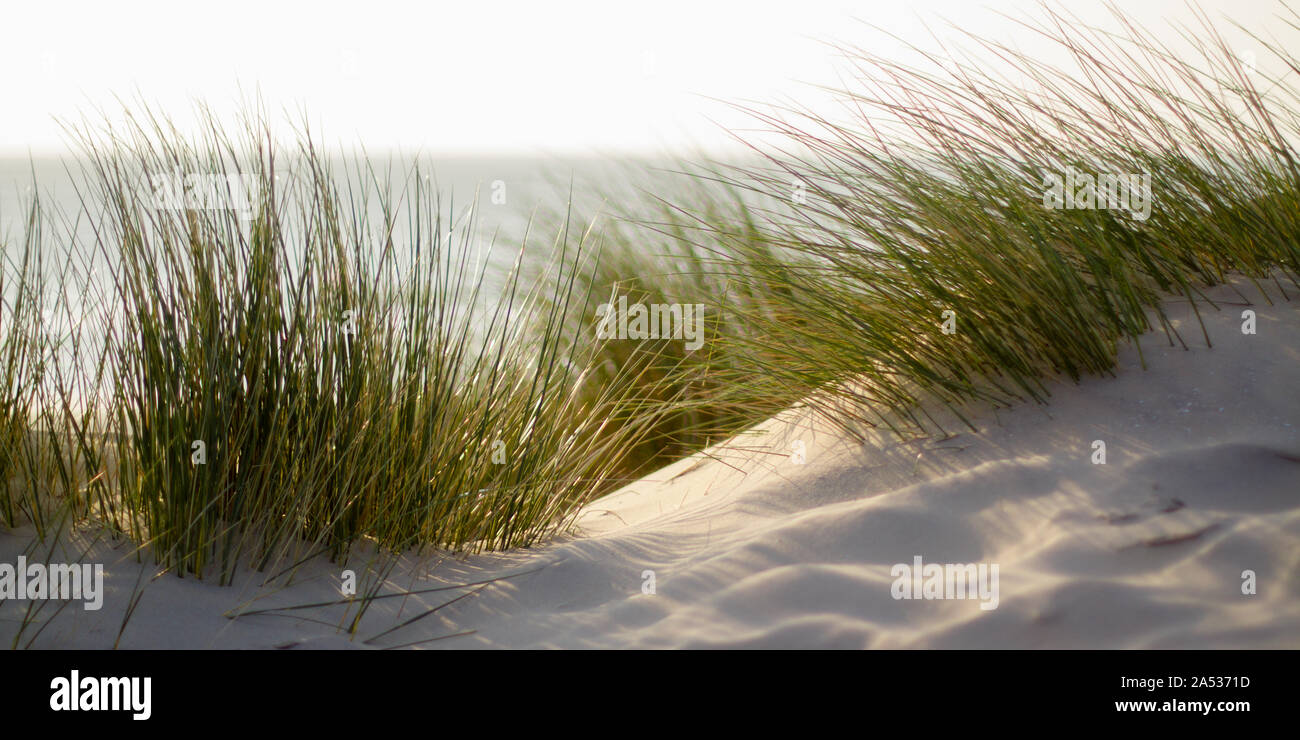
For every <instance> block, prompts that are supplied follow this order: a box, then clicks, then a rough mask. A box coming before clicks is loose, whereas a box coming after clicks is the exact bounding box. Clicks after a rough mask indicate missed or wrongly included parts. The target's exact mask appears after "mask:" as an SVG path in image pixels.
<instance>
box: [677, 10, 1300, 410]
mask: <svg viewBox="0 0 1300 740" xmlns="http://www.w3.org/2000/svg"><path fill="white" fill-rule="evenodd" d="M1116 18H1117V20H1118V21H1119V25H1120V28H1121V30H1122V31H1123V32H1122V33H1119V34H1108V33H1105V32H1103V31H1099V30H1095V29H1091V28H1087V27H1084V26H1081V25H1080V24H1078V23H1076V22H1074V21H1073V20H1072V19H1068V18H1062V17H1060V16H1059V15H1057V14H1055V13H1051V12H1049V13H1048V16H1047V21H1046V23H1044V24H1042V25H1041V26H1028V25H1027V26H1026V27H1027V28H1028V29H1029V32H1031V33H1034V34H1041V35H1043V36H1045V37H1047V38H1048V39H1051V40H1052V41H1054V42H1056V43H1057V44H1059V45H1060V46H1061V47H1062V48H1064V49H1066V50H1067V51H1068V52H1070V53H1071V54H1072V55H1073V58H1074V60H1075V61H1076V62H1077V64H1078V67H1079V69H1078V70H1077V71H1075V72H1074V73H1071V72H1070V71H1068V70H1064V69H1058V68H1054V67H1052V66H1050V65H1049V64H1048V63H1045V62H1043V61H1040V59H1038V58H1036V57H1031V56H1027V55H1025V54H1022V53H1020V52H1017V51H1016V50H1015V49H1011V48H1007V47H1004V46H1001V45H998V44H995V43H993V42H983V41H980V40H979V39H975V40H976V41H977V42H978V43H981V44H982V45H983V46H984V48H985V50H986V51H988V52H989V53H990V55H991V56H993V57H995V58H997V59H999V60H1000V63H1001V65H1003V66H1001V67H998V68H993V67H981V66H979V65H978V64H977V63H975V62H955V61H952V60H951V59H942V58H932V60H933V61H934V63H935V69H933V70H930V71H927V70H922V69H916V68H910V67H904V66H900V65H899V64H897V63H896V62H894V61H892V60H889V59H884V58H881V57H879V56H877V55H875V54H873V53H871V52H869V51H865V50H862V49H856V48H846V49H844V51H845V53H846V56H847V57H848V58H850V59H851V60H853V62H854V63H855V65H856V70H855V71H856V72H857V73H858V74H857V77H858V82H859V84H858V85H857V86H855V87H852V88H849V89H845V90H843V91H842V93H841V95H842V98H843V100H844V101H845V102H846V105H845V106H844V107H845V109H846V110H851V111H856V112H857V117H856V118H850V119H849V120H840V119H833V118H831V117H828V116H825V115H821V114H819V113H818V112H816V111H795V110H775V111H762V110H757V109H750V110H751V111H752V112H753V113H754V114H755V115H756V116H758V117H759V118H760V119H761V120H762V121H763V122H765V123H766V124H767V125H768V126H769V127H770V128H771V129H772V130H774V131H775V132H776V133H777V134H779V135H780V136H781V137H783V138H784V140H785V143H784V145H781V146H779V147H778V148H776V149H757V148H756V151H759V152H761V153H763V154H764V156H765V157H766V162H765V163H764V164H762V165H760V166H733V167H731V168H729V170H728V171H727V172H726V174H725V175H724V176H723V178H722V179H723V180H724V181H725V182H726V183H727V184H729V185H731V186H733V187H734V188H738V189H740V190H742V191H745V192H748V193H750V194H751V195H754V196H761V197H762V199H764V201H765V202H768V203H771V202H773V201H775V202H780V201H784V202H785V203H786V205H784V206H780V207H774V208H773V207H767V208H762V209H759V210H756V211H755V214H756V215H757V216H758V221H759V222H760V223H759V227H758V228H757V229H756V228H754V226H753V225H752V224H742V223H735V222H732V223H727V222H725V221H722V222H719V221H716V220H713V219H709V218H707V217H700V218H698V221H699V223H700V225H701V226H702V227H703V228H701V229H699V230H697V231H696V232H694V233H691V234H685V235H683V238H684V239H687V240H689V241H690V242H691V243H692V245H693V246H694V247H695V248H699V249H703V250H706V251H707V252H709V253H711V254H716V255H725V259H724V260H720V261H719V264H723V265H728V266H729V268H728V269H729V270H730V272H729V274H728V275H727V276H726V277H727V278H728V279H730V280H731V281H732V284H733V285H740V286H746V288H747V289H748V290H750V291H751V292H752V293H753V294H755V295H758V296H761V297H762V300H760V301H757V302H751V303H749V304H747V305H733V306H732V310H731V311H730V312H729V313H728V315H727V318H726V319H725V322H726V323H729V324H735V325H740V326H744V327H745V330H744V331H739V332H732V333H730V334H729V335H728V341H730V342H731V346H729V347H727V348H726V349H723V350H716V351H720V352H723V353H725V354H726V355H728V356H730V357H733V358H734V360H733V361H732V362H729V363H727V365H726V366H725V367H722V368H719V369H718V370H719V374H718V375H717V376H715V378H714V380H715V382H717V383H718V384H719V385H720V386H722V387H727V388H729V389H730V390H731V392H732V393H739V394H742V395H743V394H744V393H745V392H746V389H752V394H751V395H753V396H755V397H768V398H778V399H785V400H787V401H791V402H793V401H796V400H802V401H804V402H806V403H808V404H810V405H812V406H813V407H815V408H817V409H820V410H821V411H823V412H825V413H826V414H827V415H828V416H830V417H831V418H832V419H833V420H835V421H837V422H839V423H840V424H841V425H842V426H843V428H844V429H845V430H847V431H850V432H854V433H856V431H857V430H860V429H861V427H862V425H863V424H865V425H869V426H877V425H880V424H885V425H888V426H889V427H891V428H893V429H894V430H895V431H898V432H900V433H916V432H918V431H921V430H931V429H935V427H936V423H935V422H934V420H933V419H932V418H930V417H929V416H928V415H927V414H926V412H925V407H926V405H925V404H924V403H922V402H923V401H927V400H928V401H938V402H939V403H942V404H945V405H947V406H949V407H952V408H953V409H955V410H958V413H959V414H960V408H959V407H960V406H961V405H963V404H965V403H966V402H969V401H971V400H982V401H987V402H992V403H996V404H1004V403H1010V402H1015V401H1021V400H1028V399H1033V400H1037V401H1042V400H1044V399H1045V398H1046V395H1047V390H1046V386H1045V385H1044V378H1045V377H1048V376H1051V375H1055V374H1064V375H1066V376H1068V377H1071V378H1075V379H1077V378H1079V377H1081V376H1082V375H1084V374H1089V373H1092V374H1097V373H1105V372H1108V371H1109V370H1110V369H1111V368H1112V367H1113V364H1114V361H1115V357H1116V349H1117V343H1118V342H1119V341H1120V340H1123V339H1135V338H1136V337H1138V336H1139V335H1140V334H1142V333H1144V332H1146V331H1148V330H1149V329H1150V328H1151V319H1150V318H1149V317H1150V316H1154V317H1155V321H1156V322H1157V324H1158V326H1160V327H1161V328H1163V329H1164V331H1165V332H1166V333H1167V334H1168V336H1169V340H1170V341H1171V342H1184V341H1185V340H1186V339H1187V338H1185V337H1182V336H1179V334H1178V333H1177V332H1176V331H1174V330H1173V328H1172V327H1171V326H1170V325H1169V323H1168V322H1167V321H1166V320H1165V318H1164V314H1163V313H1162V311H1161V310H1160V303H1161V301H1162V300H1164V299H1165V298H1167V297H1168V296H1169V295H1171V294H1175V295H1181V296H1184V297H1186V298H1187V299H1188V300H1189V301H1192V303H1193V306H1197V307H1198V310H1199V307H1200V305H1202V304H1207V303H1208V301H1207V299H1205V298H1204V297H1203V295H1202V292H1201V291H1202V288H1203V287H1205V286H1209V285H1213V284H1216V283H1220V282H1222V281H1223V280H1224V279H1225V276H1226V274H1227V272H1229V271H1239V272H1241V273H1244V274H1246V275H1248V276H1250V277H1251V278H1252V279H1255V280H1257V284H1259V285H1260V288H1261V291H1263V289H1264V287H1265V286H1264V284H1263V282H1262V279H1263V278H1265V277H1266V276H1267V275H1269V274H1270V270H1273V269H1274V268H1276V269H1279V270H1281V272H1282V273H1283V274H1285V275H1287V276H1289V278H1290V279H1291V281H1292V282H1294V281H1295V280H1296V277H1297V275H1300V167H1298V166H1297V151H1296V148H1295V142H1296V141H1297V135H1298V134H1300V119H1298V118H1297V113H1298V112H1300V99H1298V97H1297V91H1296V88H1295V87H1294V86H1293V85H1292V84H1291V83H1290V82H1289V81H1288V80H1287V79H1285V78H1283V79H1276V80H1275V79H1266V78H1264V77H1263V76H1262V75H1258V76H1257V75H1256V73H1254V72H1251V71H1249V70H1247V69H1246V68H1244V66H1243V65H1242V64H1241V63H1240V62H1239V61H1238V60H1237V58H1236V56H1235V55H1234V53H1233V51H1232V49H1230V48H1229V46H1228V45H1227V44H1226V43H1225V42H1224V41H1223V40H1222V39H1221V38H1220V37H1219V36H1218V35H1217V34H1216V33H1215V31H1214V29H1213V26H1212V25H1211V24H1210V23H1209V21H1208V20H1206V21H1205V22H1204V24H1203V26H1202V28H1201V30H1200V33H1199V35H1198V34H1189V39H1191V40H1192V41H1193V56H1178V55H1175V54H1174V53H1173V52H1171V51H1169V50H1168V49H1166V48H1165V47H1163V46H1161V45H1160V44H1159V42H1157V41H1155V40H1154V39H1152V38H1151V37H1150V36H1149V35H1147V34H1146V33H1145V32H1143V31H1142V30H1140V29H1138V28H1136V27H1134V26H1132V25H1131V24H1130V23H1129V22H1128V21H1127V19H1125V18H1124V16H1123V15H1122V14H1121V13H1119V12H1118V11H1116ZM1295 18H1296V15H1295V14H1294V13H1293V12H1292V13H1291V14H1290V17H1289V18H1288V19H1285V20H1286V22H1287V24H1288V25H1290V26H1291V28H1292V29H1293V30H1295V29H1296V23H1295ZM1257 41H1258V43H1259V45H1260V47H1261V49H1263V50H1266V51H1267V52H1268V53H1269V54H1271V55H1272V56H1273V57H1274V58H1275V61H1276V62H1278V66H1279V67H1280V68H1282V69H1285V70H1289V71H1296V70H1297V69H1300V58H1297V57H1296V56H1295V55H1294V54H1293V53H1292V52H1291V51H1290V50H1289V48H1288V47H1285V46H1280V45H1277V44H1274V43H1270V42H1265V41H1263V40H1259V39H1258V38H1257ZM1259 56H1260V57H1261V59H1262V58H1263V57H1264V56H1265V55H1264V54H1260V55H1259ZM1264 66H1265V65H1264V63H1263V62H1261V68H1263V67H1264ZM1016 77H1019V78H1020V79H1022V80H1023V81H1024V83H1023V84H1020V85H1016V84H1012V83H1010V82H1008V80H1010V79H1013V78H1016ZM1071 168H1072V169H1073V170H1074V171H1076V172H1081V173H1090V174H1092V175H1093V176H1094V177H1096V176H1097V175H1099V174H1122V175H1129V174H1136V175H1139V176H1141V175H1145V174H1149V175H1150V183H1151V192H1152V198H1153V201H1152V202H1150V203H1149V205H1150V206H1151V209H1150V211H1149V213H1141V212H1139V213H1137V215H1134V214H1132V213H1129V212H1125V211H1124V210H1123V209H1115V208H1091V209H1089V208H1068V207H1059V206H1060V205H1063V203H1062V202H1061V201H1056V202H1053V201H1051V200H1050V199H1048V198H1047V196H1046V195H1045V191H1046V190H1048V189H1049V188H1050V187H1051V186H1052V182H1053V181H1052V180H1051V179H1050V178H1049V177H1047V176H1046V175H1047V174H1048V173H1051V174H1055V175H1057V176H1058V177H1064V176H1065V173H1066V172H1067V171H1068V170H1069V169H1071ZM792 183H795V184H796V185H798V186H799V188H798V191H797V192H798V194H799V195H800V196H802V197H799V198H795V197H793V196H794V195H795V191H792V189H791V184H792ZM1135 203H1136V201H1132V202H1130V203H1128V205H1134V204H1135ZM1094 205H1096V204H1095V203H1094ZM1107 205H1110V203H1109V202H1108V203H1107ZM1049 206H1058V207H1049ZM683 208H684V209H685V210H687V211H689V210H690V207H689V206H688V205H687V206H683ZM1141 210H1145V209H1141ZM1143 216H1145V218H1143ZM1277 287H1279V288H1280V287H1281V286H1280V284H1279V285H1278V286H1277ZM1282 294H1283V295H1285V291H1282ZM1264 297H1265V299H1266V300H1268V299H1269V298H1268V293H1267V292H1264ZM720 308H721V306H720ZM945 312H951V313H945ZM947 319H952V321H947ZM1204 338H1205V340H1206V341H1209V339H1210V338H1209V337H1208V336H1206V337H1204ZM1139 350H1140V346H1139Z"/></svg>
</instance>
